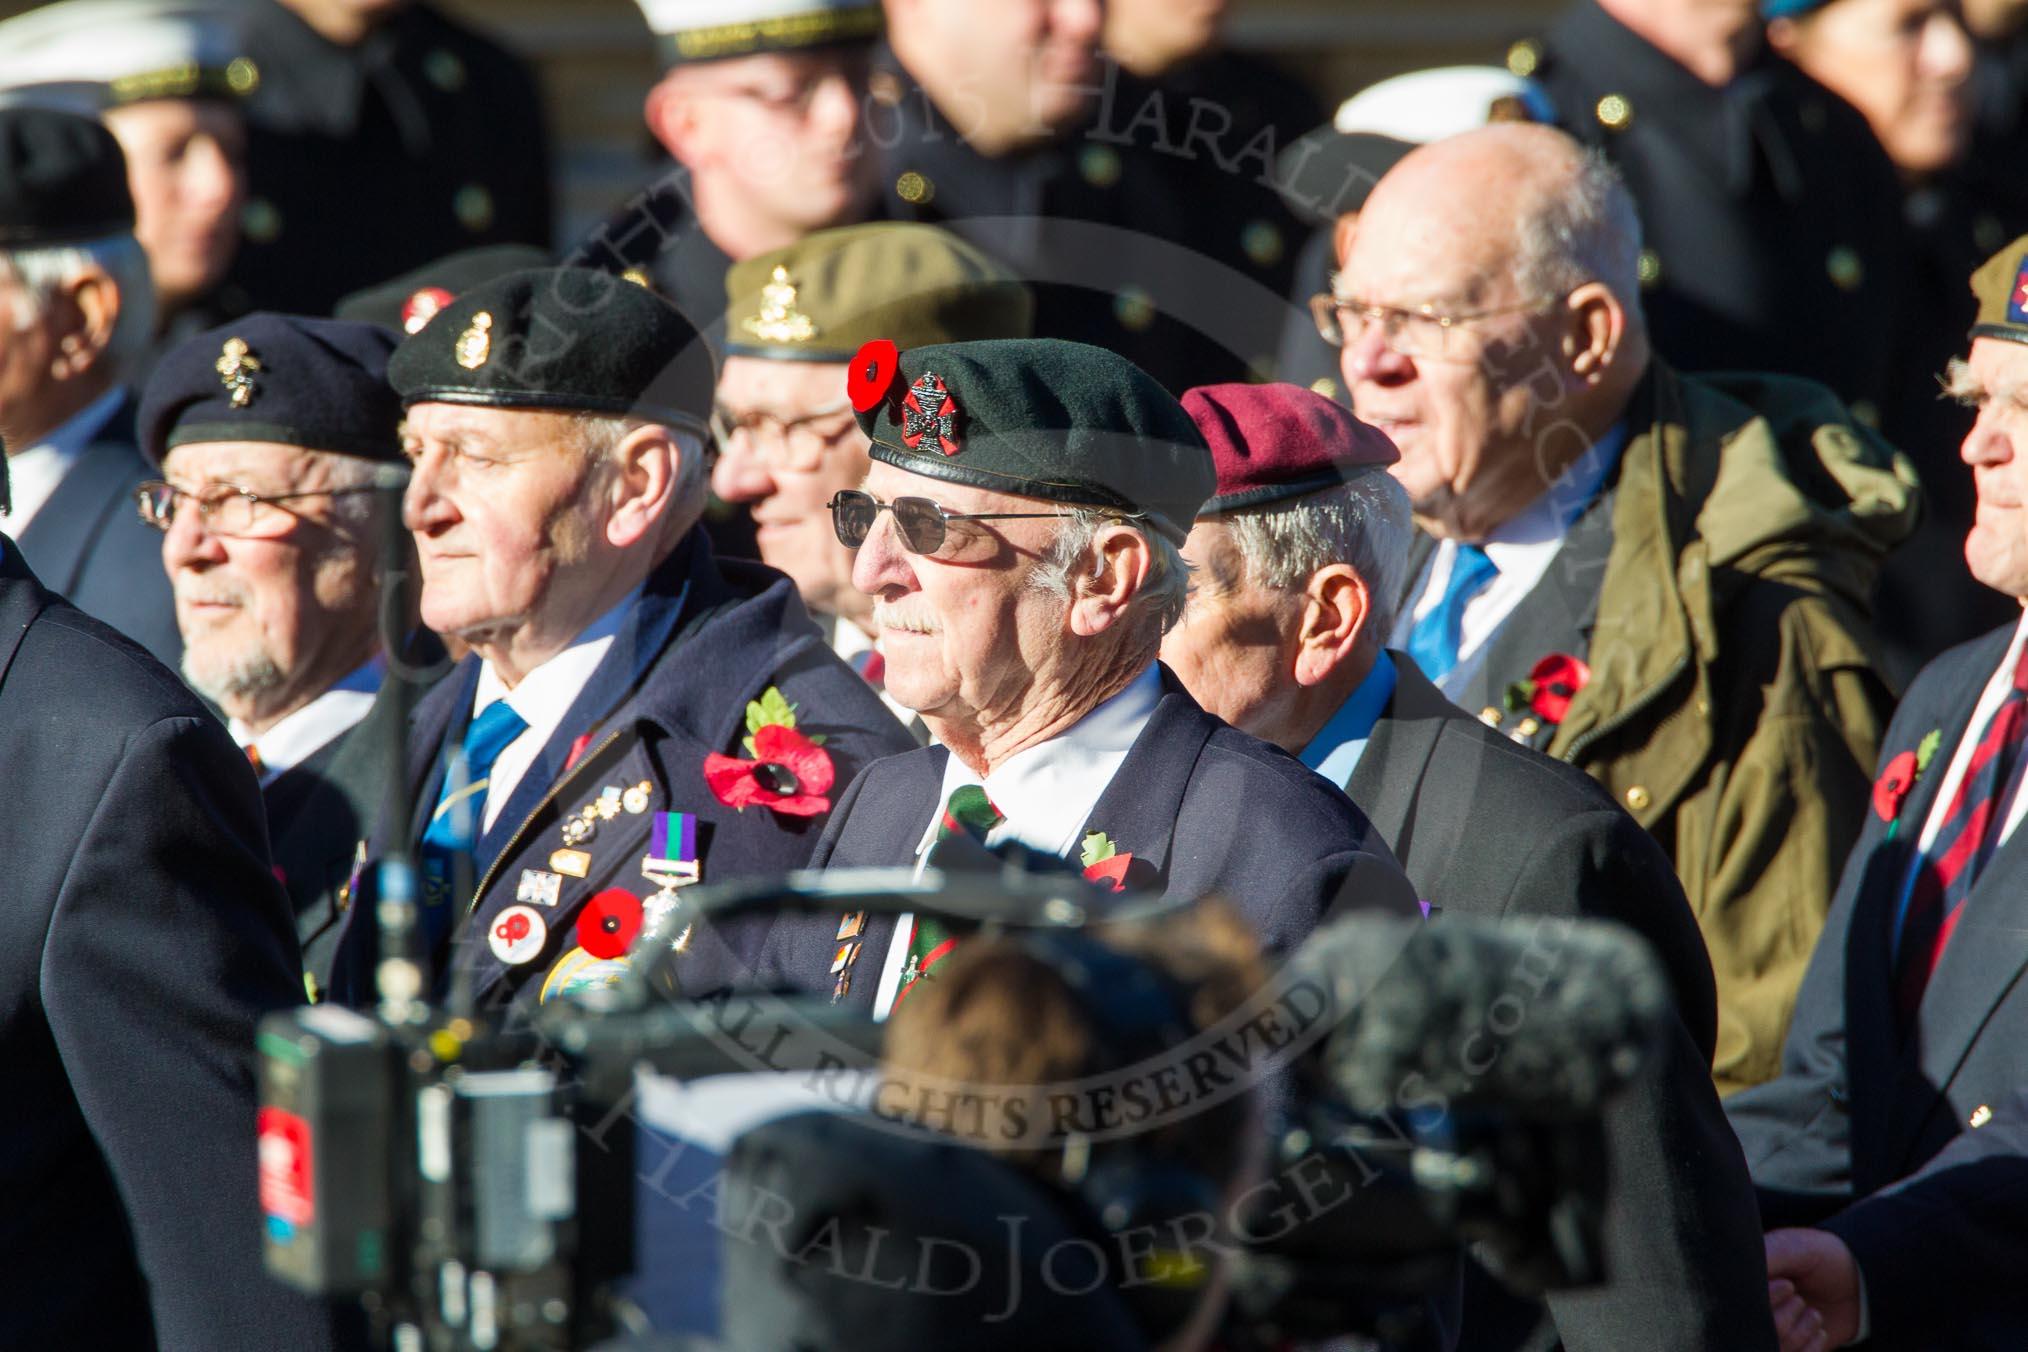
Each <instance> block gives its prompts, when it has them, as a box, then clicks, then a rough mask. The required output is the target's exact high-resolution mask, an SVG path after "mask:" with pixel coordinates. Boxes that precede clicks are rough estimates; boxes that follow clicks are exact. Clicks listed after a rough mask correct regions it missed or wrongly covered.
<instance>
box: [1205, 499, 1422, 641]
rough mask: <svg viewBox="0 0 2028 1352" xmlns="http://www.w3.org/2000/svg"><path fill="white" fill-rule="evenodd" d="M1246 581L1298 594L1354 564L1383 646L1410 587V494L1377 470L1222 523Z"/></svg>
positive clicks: (1235, 515) (1372, 630)
mask: <svg viewBox="0 0 2028 1352" xmlns="http://www.w3.org/2000/svg"><path fill="white" fill-rule="evenodd" d="M1222 520H1224V522H1225V523H1226V525H1227V527H1228V528H1230V530H1231V532H1232V541H1233V545H1234V546H1235V547H1236V548H1237V549H1238V550H1239V556H1240V558H1241V559H1242V560H1244V561H1245V564H1246V575H1247V576H1248V577H1249V578H1250V579H1252V580H1253V581H1254V582H1256V583H1259V584H1260V585H1261V586H1264V587H1272V588H1274V589H1275V590H1277V591H1300V590H1301V589H1302V588H1303V586H1304V585H1305V584H1306V583H1308V582H1309V580H1310V577H1311V575H1312V574H1314V573H1316V572H1317V570H1318V569H1320V568H1323V567H1325V566H1327V565H1329V564H1333V563H1344V564H1350V565H1351V567H1352V570H1353V571H1354V572H1356V573H1358V574H1359V576H1360V577H1361V578H1362V579H1363V580H1364V581H1365V583H1366V593H1367V614H1368V617H1369V618H1368V621H1367V624H1368V632H1370V633H1372V634H1374V635H1375V636H1376V637H1377V639H1378V641H1379V642H1380V643H1381V644H1382V645H1385V644H1386V642H1387V636H1388V635H1389V634H1390V633H1392V632H1393V630H1394V616H1395V608H1396V605H1397V603H1398V602H1399V601H1400V599H1401V594H1402V592H1403V591H1404V590H1405V589H1406V587H1407V585H1408V550H1409V544H1410V542H1411V539H1412V532H1413V530H1414V523H1413V520H1412V519H1411V516H1410V513H1409V506H1408V491H1407V490H1406V489H1404V488H1403V487H1402V486H1401V484H1400V483H1399V482H1398V481H1397V480H1396V479H1395V477H1394V476H1393V475H1392V474H1389V473H1387V472H1386V471H1385V470H1380V469H1372V470H1368V471H1366V472H1365V473H1363V474H1357V475H1354V476H1353V477H1352V478H1350V479H1348V480H1346V481H1345V482H1344V483H1341V484H1334V485H1333V486H1331V487H1330V488H1325V489H1320V490H1319V491H1317V492H1315V493H1308V494H1305V495H1304V496H1302V497H1300V498H1293V499H1288V500H1285V501H1282V502H1278V503H1273V504H1270V505H1268V506H1266V507H1261V508H1256V509H1254V510H1252V511H1240V512H1234V513H1231V514H1230V515H1227V516H1225V517H1223V518H1222Z"/></svg>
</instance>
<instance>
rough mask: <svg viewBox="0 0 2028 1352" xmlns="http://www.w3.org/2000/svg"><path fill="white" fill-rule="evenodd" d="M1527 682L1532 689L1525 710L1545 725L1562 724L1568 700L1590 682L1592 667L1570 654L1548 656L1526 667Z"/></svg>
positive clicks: (1568, 703) (1568, 707)
mask: <svg viewBox="0 0 2028 1352" xmlns="http://www.w3.org/2000/svg"><path fill="white" fill-rule="evenodd" d="M1528 679H1529V681H1530V682H1531V683H1532V684H1533V685H1534V687H1535V692H1534V693H1533V694H1532V695H1530V696H1529V697H1528V707H1529V708H1530V709H1532V710H1534V712H1535V716H1536V717H1537V718H1539V719H1541V720H1542V721H1543V722H1545V723H1561V722H1562V721H1563V716H1564V715H1565V714H1567V713H1569V712H1570V701H1571V699H1572V698H1573V697H1574V696H1576V694H1577V692H1578V691H1580V690H1582V689H1584V683H1585V682H1586V681H1588V680H1590V679H1591V668H1590V667H1588V666H1586V665H1585V664H1584V663H1583V662H1582V661H1580V660H1579V659H1577V658H1575V657H1572V656H1571V655H1570V654H1569V653H1551V654H1549V656H1547V657H1545V658H1543V659H1542V660H1541V661H1540V662H1537V663H1536V664H1535V665H1534V666H1533V667H1531V668H1529V671H1528Z"/></svg>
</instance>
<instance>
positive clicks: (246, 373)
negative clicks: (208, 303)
mask: <svg viewBox="0 0 2028 1352" xmlns="http://www.w3.org/2000/svg"><path fill="white" fill-rule="evenodd" d="M215 369H216V370H217V371H218V379H219V383H220V384H222V385H224V386H225V388H226V390H227V392H228V393H229V394H230V395H231V398H232V406H233V407H234V408H245V407H246V406H247V405H249V404H251V403H252V402H253V400H254V395H255V394H256V393H258V390H257V389H256V387H255V385H254V373H255V372H257V371H259V370H260V369H261V360H260V358H259V357H256V356H254V355H253V349H252V348H249V347H248V346H247V345H246V340H245V339H244V338H228V339H226V340H225V346H224V347H223V348H221V349H219V354H218V361H217V363H216V364H215Z"/></svg>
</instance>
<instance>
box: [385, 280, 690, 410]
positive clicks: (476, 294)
mask: <svg viewBox="0 0 2028 1352" xmlns="http://www.w3.org/2000/svg"><path fill="white" fill-rule="evenodd" d="M387 380H388V383H389V384H390V385H392V386H394V389H395V392H396V393H397V394H399V395H400V396H401V402H402V407H404V408H408V407H411V406H413V405H415V404H426V403H442V404H475V405H480V406H486V407H493V408H521V409H551V410H558V411H564V412H576V413H591V414H606V415H609V416H614V417H632V418H644V419H647V420H649V421H652V422H660V423H668V424H670V425H673V426H678V427H686V428H690V429H692V430H695V431H697V432H700V433H702V432H703V431H704V429H705V427H706V425H707V421H706V420H707V419H708V418H709V416H710V411H711V392H712V388H713V386H714V385H715V384H716V383H717V370H716V367H715V364H714V363H713V361H712V357H711V351H710V349H709V348H708V347H707V346H706V345H705V342H704V339H703V338H702V337H701V336H700V335H699V334H698V331H697V328H696V326H695V325H693V324H692V323H691V322H690V321H689V320H688V319H687V318H685V317H684V315H683V312H682V311H680V310H678V309H677V308H676V307H675V306H673V305H671V304H670V303H669V302H668V301H666V300H663V299H662V298H661V297H660V296H658V295H656V294H655V293H654V292H652V291H650V290H648V289H647V288H646V287H643V286H638V285H636V284H635V283H633V282H630V281H626V280H625V279H623V278H619V277H615V276H612V275H611V274H610V273H605V272H599V271H596V270H594V269H591V268H535V269H530V270H528V271H525V272H511V273H508V274H507V275H506V276H504V277H495V278H494V279H492V280H491V281H489V282H484V283H482V284H480V285H478V286H475V287H473V288H472V289H471V290H469V291H466V292H464V293H462V294H461V295H459V296H458V297H457V298H456V299H454V300H453V301H452V302H451V303H450V304H448V305H446V306H444V307H443V308H442V309H441V310H439V311H437V313H436V314H435V315H434V316H432V317H431V319H430V321H429V322H428V323H427V324H425V325H423V327H422V328H421V329H419V330H417V331H416V332H415V333H414V334H411V335H410V336H409V338H408V339H407V340H406V341H405V342H403V343H402V345H401V346H400V347H398V348H396V349H395V351H394V356H393V357H392V358H391V359H390V360H389V361H388V363H387Z"/></svg>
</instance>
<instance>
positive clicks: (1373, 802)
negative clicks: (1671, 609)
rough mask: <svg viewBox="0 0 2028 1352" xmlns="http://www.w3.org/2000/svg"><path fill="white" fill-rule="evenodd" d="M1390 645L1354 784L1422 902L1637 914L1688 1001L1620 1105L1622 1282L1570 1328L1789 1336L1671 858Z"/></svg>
mask: <svg viewBox="0 0 2028 1352" xmlns="http://www.w3.org/2000/svg"><path fill="white" fill-rule="evenodd" d="M1389 656H1390V657H1391V658H1392V660H1393V662H1394V666H1395V670H1396V675H1397V679H1396V684H1395V688H1394V695H1393V697H1392V698H1391V699H1390V700H1389V701H1388V704H1387V707H1386V708H1385V709H1384V710H1382V712H1381V715H1380V718H1379V719H1378V721H1377V722H1376V723H1375V724H1374V727H1373V732H1372V735H1371V737H1370V738H1369V739H1368V741H1367V743H1366V750H1365V751H1364V752H1363V753H1362V754H1361V755H1360V758H1359V764H1358V767H1357V768H1356V769H1355V770H1354V771H1353V772H1352V778H1351V781H1350V783H1349V784H1347V786H1346V789H1347V792H1349V793H1350V794H1351V795H1352V799H1353V801H1354V802H1356V803H1359V804H1360V805H1361V806H1362V807H1364V808H1365V809H1366V811H1367V813H1368V814H1369V815H1370V816H1371V817H1372V820H1373V825H1374V826H1375V828H1376V829H1378V830H1379V831H1380V833H1381V834H1382V835H1383V836H1385V837H1387V838H1388V840H1389V841H1390V842H1391V843H1392V844H1393V845H1394V852H1395V855H1396V857H1398V858H1399V859H1400V860H1401V864H1402V867H1403V868H1404V869H1406V870H1407V872H1408V876H1409V879H1410V881H1412V882H1413V883H1414V884H1415V887H1416V891H1417V892H1418V893H1419V894H1420V895H1421V897H1422V898H1423V900H1425V901H1427V902H1429V903H1430V904H1431V906H1433V907H1434V908H1436V911H1435V913H1436V914H1437V915H1439V916H1444V915H1451V916H1469V917H1477V918H1481V919H1502V918H1505V919H1519V918H1522V917H1526V916H1560V917H1569V918H1572V919H1584V920H1611V921H1615V922H1617V923H1619V924H1622V925H1625V926H1627V927H1628V928H1630V929H1632V930H1634V931H1635V932H1636V933H1638V934H1639V935H1640V936H1641V937H1642V938H1644V939H1646V940H1647V941H1648V943H1649V944H1650V945H1651V946H1652V947H1653V948H1654V951H1655V956H1656V957H1657V959H1659V960H1660V962H1661V964H1662V968H1663V970H1664V971H1665V972H1666V973H1667V974H1668V976H1669V979H1670V984H1671V986H1672V987H1673V988H1674V990H1675V993H1676V1005H1677V1009H1678V1011H1679V1012H1680V1013H1681V1015H1682V1018H1681V1026H1680V1027H1679V1028H1678V1029H1677V1030H1676V1033H1675V1034H1674V1036H1673V1037H1672V1038H1671V1039H1670V1042H1669V1044H1668V1046H1667V1048H1666V1049H1665V1054H1664V1060H1663V1061H1662V1063H1661V1066H1660V1069H1659V1071H1658V1073H1656V1074H1654V1075H1652V1076H1650V1077H1647V1078H1645V1079H1644V1080H1642V1081H1640V1082H1638V1083H1637V1084H1636V1085H1635V1086H1634V1087H1632V1088H1631V1089H1630V1090H1629V1091H1628V1092H1627V1094H1626V1095H1625V1096H1624V1097H1623V1098H1622V1099H1621V1100H1620V1101H1619V1102H1618V1103H1617V1104H1615V1105H1614V1107H1613V1108H1612V1109H1610V1110H1609V1112H1608V1115H1607V1120H1606V1131H1607V1139H1608V1143H1609V1145H1610V1148H1611V1151H1612V1193H1611V1201H1610V1203H1609V1211H1608V1217H1607V1231H1606V1234H1607V1238H1606V1243H1607V1246H1608V1247H1607V1263H1608V1267H1609V1270H1610V1280H1609V1282H1608V1284H1607V1285H1605V1286H1602V1287H1599V1288H1596V1289H1593V1290H1586V1291H1569V1292H1558V1293H1556V1294H1554V1295H1552V1296H1551V1297H1550V1300H1549V1310H1550V1313H1551V1315H1552V1316H1553V1317H1554V1319H1555V1324H1556V1332H1557V1333H1558V1334H1560V1335H1561V1337H1562V1340H1563V1344H1564V1346H1565V1347H1566V1348H1568V1349H1570V1352H1586V1349H1601V1350H1604V1349H1612V1348H1622V1347H1642V1348H1653V1349H1663V1348H1681V1349H1683V1350H1684V1352H1693V1350H1700V1349H1704V1348H1713V1347H1725V1348H1739V1349H1747V1348H1771V1347H1773V1346H1774V1329H1773V1325H1772V1324H1771V1323H1770V1322H1769V1318H1768V1304H1767V1289H1766V1286H1765V1285H1764V1278H1765V1275H1766V1274H1765V1269H1764V1266H1763V1263H1762V1260H1761V1256H1760V1249H1759V1240H1760V1217H1759V1213H1758V1212H1757V1211H1756V1209H1755V1207H1754V1199H1753V1189H1752V1185H1751V1184H1750V1183H1749V1181H1748V1179H1747V1174H1746V1164H1745V1161H1744V1160H1742V1159H1741V1157H1740V1153H1739V1145H1738V1143H1737V1142H1736V1141H1734V1140H1733V1137H1732V1132H1731V1130H1730V1128H1729V1127H1728V1126H1727V1125H1726V1121H1725V1113H1724V1111H1723V1110H1722V1109H1721V1108H1720V1107H1719V1100H1718V1092H1717V1090H1716V1088H1715V1087H1714V1086H1713V1085H1712V1082H1711V1052H1712V1048H1713V1046H1714V1044H1715V1042H1716V1039H1717V1027H1718V1005H1717V993H1716V988H1715V987H1714V985H1713V983H1712V977H1711V961H1710V959H1709V958H1708V957H1707V956H1706V955H1705V952H1704V939H1703V936H1702V935H1701V934H1700V933H1699V932H1698V929H1697V919H1696V917H1695V916H1693V915H1692V914H1691V913H1690V903H1689V902H1688V901H1686V900H1684V897H1683V887H1682V884H1680V883H1679V882H1677V881H1676V875H1675V871H1674V870H1673V869H1672V868H1671V867H1670V864H1669V857H1668V855H1667V854H1665V853H1664V852H1663V850H1662V847H1661V846H1660V845H1658V844H1657V843H1656V842H1655V840H1654V838H1653V837H1652V836H1650V835H1649V834H1648V833H1647V832H1646V831H1644V830H1642V829H1641V827H1640V825H1639V824H1638V823H1637V822H1635V821H1634V819H1633V818H1632V817H1630V816H1628V815H1627V813H1626V812H1625V811H1624V810H1623V809H1621V807H1620V806H1619V804H1617V803H1615V802H1614V801H1613V799H1612V795H1610V794H1608V793H1607V792H1606V791H1605V790H1604V789H1603V788H1601V787H1600V786H1599V785H1598V783H1597V782H1596V781H1594V780H1593V779H1592V778H1591V776H1589V775H1587V774H1585V773H1584V772H1583V771H1582V770H1579V769H1577V768H1576V767H1575V766H1572V765H1568V764H1565V763H1564V762H1562V761H1558V760H1553V759H1551V758H1550V757H1548V756H1544V755H1542V754H1541V753H1539V752H1536V751H1533V750H1530V749H1529V748H1527V747H1524V746H1519V745H1517V744H1515V743H1514V742H1513V741H1511V740H1510V739H1508V738H1507V737H1506V736H1504V735H1502V734H1501V733H1498V732H1496V731H1494V730H1493V729H1492V728H1489V727H1487V726H1486V725H1485V724H1483V723H1481V722H1480V721H1479V720H1478V719H1476V718H1473V717H1472V716H1471V715H1469V714H1467V713H1466V712H1465V711H1464V710H1463V709H1460V708H1459V707H1458V706H1457V705H1455V704H1452V703H1451V702H1450V701H1449V700H1447V699H1445V698H1444V696H1443V693H1442V692H1441V691H1439V690H1438V689H1437V688H1436V687H1435V686H1434V685H1432V684H1431V683H1430V681H1429V679H1428V678H1427V677H1425V676H1424V675H1423V674H1422V672H1421V670H1420V669H1419V668H1418V667H1417V666H1416V665H1415V662H1414V659H1412V658H1410V657H1409V656H1408V655H1407V654H1405V653H1399V652H1395V653H1390V654H1389ZM1477 1286H1478V1283H1477V1282H1476V1281H1475V1282H1474V1288H1475V1289H1476V1288H1477ZM1483 1294H1484V1295H1485V1296H1487V1297H1489V1298H1490V1299H1492V1300H1498V1299H1499V1297H1498V1296H1497V1295H1496V1294H1494V1293H1492V1292H1490V1291H1487V1292H1484V1293H1483ZM1502 1305H1503V1308H1501V1310H1500V1314H1499V1316H1492V1315H1491V1314H1490V1310H1489V1306H1488V1301H1487V1300H1486V1299H1480V1300H1473V1299H1468V1300H1467V1301H1466V1304H1465V1316H1464V1329H1463V1337H1462V1340H1461V1343H1460V1346H1461V1347H1466V1348H1478V1347H1487V1346H1499V1345H1503V1344H1504V1342H1505V1341H1506V1340H1505V1339H1503V1338H1501V1337H1500V1336H1498V1335H1497V1334H1492V1333H1483V1334H1482V1330H1485V1329H1486V1323H1485V1321H1486V1320H1487V1319H1488V1318H1489V1317H1496V1318H1502V1322H1504V1323H1506V1324H1508V1325H1512V1324H1515V1323H1522V1324H1526V1323H1529V1322H1532V1321H1530V1320H1528V1319H1526V1318H1523V1317H1521V1313H1520V1312H1519V1311H1509V1310H1507V1309H1505V1308H1504V1305H1505V1302H1503V1303H1502Z"/></svg>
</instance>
